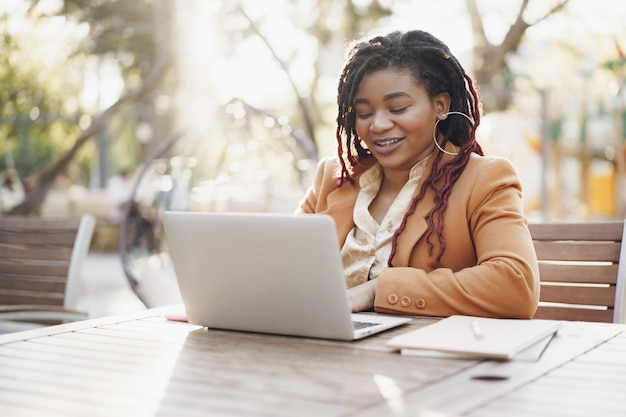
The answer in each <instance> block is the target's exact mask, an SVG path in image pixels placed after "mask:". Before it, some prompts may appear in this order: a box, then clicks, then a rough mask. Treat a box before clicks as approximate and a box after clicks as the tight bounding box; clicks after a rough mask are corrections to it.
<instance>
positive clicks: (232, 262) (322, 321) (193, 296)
mask: <svg viewBox="0 0 626 417" xmlns="http://www.w3.org/2000/svg"><path fill="white" fill-rule="evenodd" d="M163 224H164V228H165V235H166V238H167V242H168V245H169V251H170V256H171V258H172V262H173V264H174V270H175V273H176V278H177V280H178V285H179V288H180V293H181V297H182V300H183V304H184V305H185V310H186V314H187V318H188V321H189V322H190V323H192V324H198V325H202V326H206V327H210V328H216V329H226V330H238V331H250V332H260V333H272V334H283V335H292V336H303V337H312V338H322V339H335V340H354V339H360V338H363V337H365V336H368V335H371V334H374V333H377V332H380V331H383V330H386V329H390V328H392V327H395V326H398V325H401V324H403V323H407V322H409V321H410V320H411V319H410V318H407V317H399V316H383V315H373V314H366V313H360V314H352V313H351V312H350V307H349V305H348V301H347V294H346V291H347V290H346V284H345V279H344V276H343V266H342V261H341V256H340V252H339V244H338V240H337V234H336V231H335V224H334V221H333V219H332V218H331V217H330V216H327V215H321V214H315V215H300V216H292V215H287V214H269V213H212V212H211V213H209V212H180V211H167V212H165V213H164V215H163ZM354 323H357V324H354ZM359 323H368V325H364V324H359ZM355 327H361V328H360V329H355Z"/></svg>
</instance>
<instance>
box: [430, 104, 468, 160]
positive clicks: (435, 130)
mask: <svg viewBox="0 0 626 417" xmlns="http://www.w3.org/2000/svg"><path fill="white" fill-rule="evenodd" d="M451 114H458V115H459V116H463V117H465V118H466V119H467V120H469V122H470V123H472V125H473V124H474V123H473V122H472V119H470V117H469V116H468V115H467V114H465V113H461V112H460V111H449V112H448V113H444V114H442V115H440V116H441V117H446V118H447V117H448V116H449V115H451ZM441 120H442V119H437V121H436V122H435V127H434V128H433V142H435V146H436V147H437V148H438V149H439V150H440V151H441V152H443V153H445V154H447V155H452V156H456V155H458V154H459V153H458V152H449V151H446V150H445V149H443V148H442V147H441V145H439V142H437V125H438V124H439V122H440V121H441ZM443 120H445V119H443Z"/></svg>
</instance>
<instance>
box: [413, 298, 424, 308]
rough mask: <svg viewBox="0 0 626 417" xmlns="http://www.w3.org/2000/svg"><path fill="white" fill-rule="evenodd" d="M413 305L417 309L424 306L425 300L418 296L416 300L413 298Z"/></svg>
mask: <svg viewBox="0 0 626 417" xmlns="http://www.w3.org/2000/svg"><path fill="white" fill-rule="evenodd" d="M415 306H416V307H417V308H419V309H424V308H426V300H424V299H423V298H418V299H417V300H415Z"/></svg>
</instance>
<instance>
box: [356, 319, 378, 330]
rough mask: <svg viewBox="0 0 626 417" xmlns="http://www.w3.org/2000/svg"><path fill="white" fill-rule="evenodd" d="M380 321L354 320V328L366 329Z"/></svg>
mask: <svg viewBox="0 0 626 417" xmlns="http://www.w3.org/2000/svg"><path fill="white" fill-rule="evenodd" d="M377 324H378V323H369V322H366V321H353V322H352V325H353V326H354V330H359V329H364V328H366V327H371V326H376V325H377Z"/></svg>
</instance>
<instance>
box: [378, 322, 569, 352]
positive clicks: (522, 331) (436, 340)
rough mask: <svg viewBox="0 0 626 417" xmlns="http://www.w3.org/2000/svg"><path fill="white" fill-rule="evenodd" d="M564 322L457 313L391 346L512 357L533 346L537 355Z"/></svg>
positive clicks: (417, 350) (389, 343)
mask: <svg viewBox="0 0 626 417" xmlns="http://www.w3.org/2000/svg"><path fill="white" fill-rule="evenodd" d="M561 325H562V323H561V322H560V321H555V320H535V319H533V320H522V319H497V318H485V317H472V316H461V315H454V316H450V317H447V318H445V319H442V320H440V321H438V322H436V323H433V324H430V325H428V326H425V327H422V328H420V329H417V330H412V331H410V332H407V333H404V334H400V335H398V336H396V337H394V338H392V339H390V340H389V341H388V342H387V346H390V347H393V348H397V349H401V350H402V353H403V354H407V355H417V356H431V355H432V356H440V357H468V358H492V359H504V360H511V359H514V358H515V357H516V356H518V355H520V357H521V355H522V354H523V353H528V352H529V349H531V350H533V351H536V353H535V354H533V355H534V356H535V357H537V356H540V354H541V353H542V352H543V350H545V348H546V344H547V343H549V341H550V340H551V339H552V336H553V335H554V334H555V333H556V332H557V331H558V330H559V328H560V327H561ZM526 356H527V355H526Z"/></svg>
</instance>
